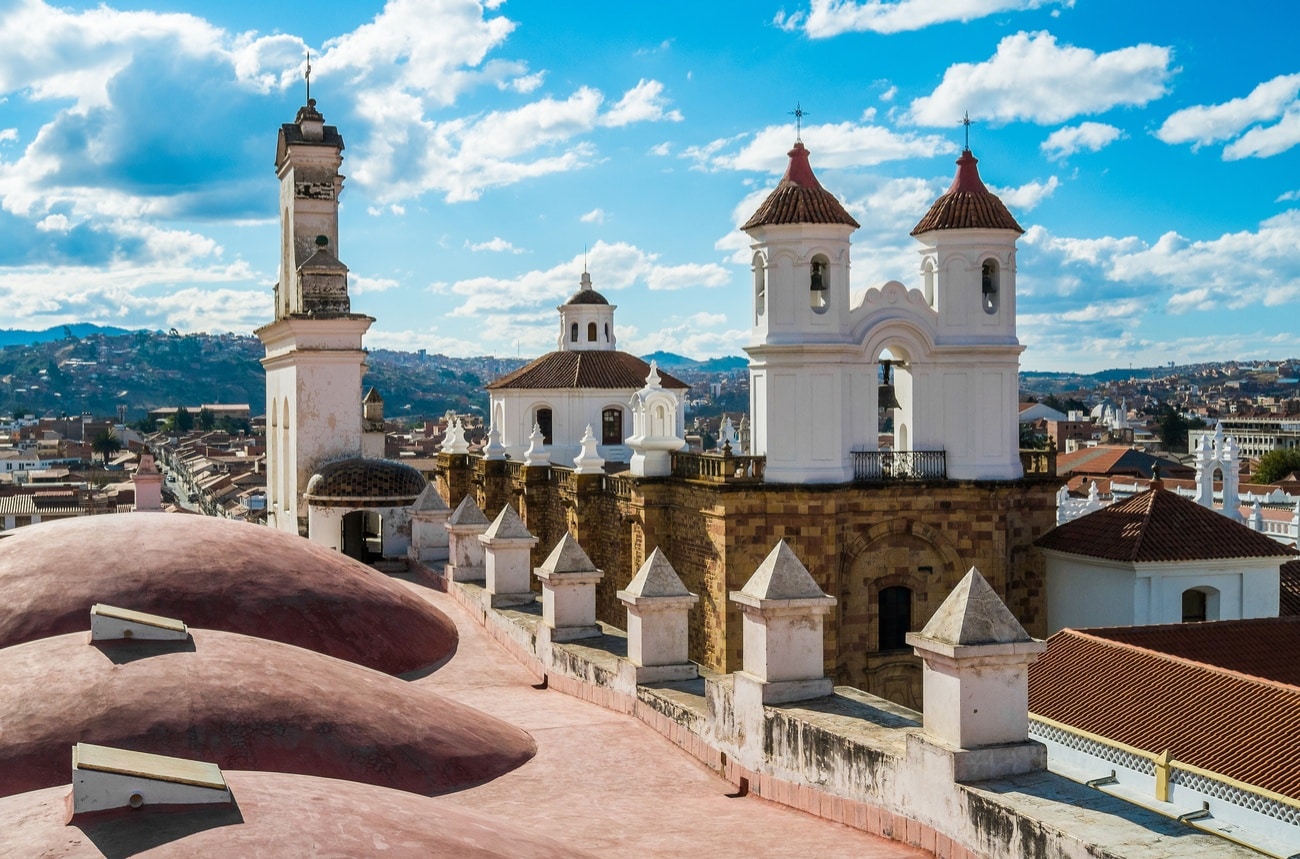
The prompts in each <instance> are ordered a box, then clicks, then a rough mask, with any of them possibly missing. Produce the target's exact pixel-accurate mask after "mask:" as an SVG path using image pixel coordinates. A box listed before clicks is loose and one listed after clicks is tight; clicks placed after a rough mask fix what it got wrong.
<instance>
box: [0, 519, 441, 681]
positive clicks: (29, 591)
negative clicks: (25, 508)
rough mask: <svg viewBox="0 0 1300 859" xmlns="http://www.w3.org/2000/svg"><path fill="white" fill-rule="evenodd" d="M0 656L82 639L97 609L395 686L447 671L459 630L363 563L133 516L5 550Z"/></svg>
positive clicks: (45, 529)
mask: <svg viewBox="0 0 1300 859" xmlns="http://www.w3.org/2000/svg"><path fill="white" fill-rule="evenodd" d="M0 593H3V594H4V595H5V598H4V600H3V601H0V647H7V646H9V645H13V644H18V643H21V642H24V641H31V640H32V639H36V638H43V637H45V636H50V635H60V634H62V633H66V632H78V631H82V630H85V629H86V628H87V624H88V622H89V612H90V607H91V606H92V605H93V604H95V603H107V604H109V605H116V606H121V607H123V608H131V609H135V610H137V611H145V612H151V613H153V614H160V615H164V616H166V617H174V618H178V619H180V620H183V621H185V622H186V623H187V624H189V625H190V626H193V627H199V628H202V629H224V630H228V631H230V632H241V633H244V634H245V635H255V636H259V637H262V638H270V639H275V640H277V641H284V642H286V643H288V644H295V645H297V646H299V647H305V648H307V649H308V650H315V651H318V652H320V653H324V654H327V655H329V656H336V657H338V658H339V659H346V660H348V661H350V662H356V663H359V664H361V665H365V666H367V667H370V668H374V669H377V670H379V671H384V672H387V673H389V674H398V673H401V672H403V671H410V670H412V669H415V668H421V667H424V666H426V665H430V664H432V663H434V662H437V661H439V660H440V659H442V658H443V657H445V656H447V655H448V654H450V653H452V652H453V651H454V650H455V649H456V628H455V626H454V625H453V624H452V622H451V621H450V620H449V619H448V618H447V617H446V616H445V615H443V614H442V613H441V612H439V611H438V610H437V609H435V608H433V607H432V606H431V605H429V604H428V603H426V602H424V601H423V600H421V599H419V598H418V597H416V596H415V595H414V594H412V593H411V592H410V591H408V590H407V589H406V587H405V586H404V585H402V584H400V583H398V582H395V581H392V580H391V579H389V578H387V577H386V576H384V575H383V574H381V573H379V572H377V571H376V570H374V569H372V568H370V567H367V566H366V565H365V564H362V563H360V562H359V561H354V560H352V559H351V558H348V557H346V556H345V555H342V554H340V553H338V552H333V551H330V550H329V549H326V548H324V547H321V546H317V545H314V544H312V543H310V542H308V541H307V540H305V539H303V538H301V537H298V536H295V535H293V534H286V533H283V532H281V531H277V530H275V529H273V528H266V527H263V526H260V525H249V524H246V523H242V522H233V521H230V520H227V519H218V518H215V517H209V516H181V515H170V514H166V513H132V514H125V515H118V516H85V517H79V518H76V519H65V520H62V521H58V522H43V523H41V524H39V525H31V526H28V527H26V528H19V529H17V530H15V531H14V532H13V533H12V534H10V535H9V536H7V537H5V538H4V539H3V540H0Z"/></svg>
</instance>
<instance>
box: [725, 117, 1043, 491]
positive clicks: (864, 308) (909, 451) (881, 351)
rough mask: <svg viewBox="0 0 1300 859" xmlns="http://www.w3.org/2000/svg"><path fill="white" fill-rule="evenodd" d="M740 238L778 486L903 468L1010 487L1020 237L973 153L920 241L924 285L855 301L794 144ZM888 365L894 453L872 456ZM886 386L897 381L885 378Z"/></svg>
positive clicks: (841, 229) (763, 436)
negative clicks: (749, 263)
mask: <svg viewBox="0 0 1300 859" xmlns="http://www.w3.org/2000/svg"><path fill="white" fill-rule="evenodd" d="M789 156H790V164H789V167H788V168H787V170H786V173H785V176H784V177H782V179H781V182H780V183H779V184H778V185H777V187H776V189H775V190H774V191H773V192H772V193H771V195H769V196H768V198H767V199H766V200H765V201H764V202H763V204H762V205H761V206H760V207H759V208H758V211H756V212H755V213H754V215H753V216H752V217H751V218H750V219H749V220H748V221H747V222H746V223H745V224H744V226H743V227H742V229H743V230H744V231H745V232H746V233H748V234H749V236H750V237H751V238H752V239H753V244H752V246H751V247H752V248H753V270H754V316H753V327H752V333H751V338H750V345H749V346H748V347H746V350H745V351H746V352H748V353H749V356H750V412H751V414H752V416H753V450H752V451H751V452H752V453H754V454H758V455H764V456H766V457H767V463H766V479H767V480H768V481H769V482H774V483H839V482H847V481H849V480H853V479H870V478H871V477H872V476H873V474H878V473H881V472H884V473H888V472H889V471H891V470H896V469H905V470H907V471H909V472H911V473H913V474H918V473H919V474H924V475H925V476H932V477H945V476H946V477H950V478H956V479H983V480H1013V479H1016V478H1019V477H1020V476H1021V474H1022V469H1021V465H1020V457H1019V424H1018V417H1017V412H1018V402H1019V396H1018V394H1019V388H1018V384H1019V377H1018V374H1019V366H1020V364H1019V361H1020V352H1021V351H1022V347H1021V345H1020V342H1019V340H1017V339H1016V290H1015V287H1016V260H1015V255H1016V239H1017V237H1018V236H1019V235H1020V234H1021V233H1022V232H1024V231H1023V230H1022V229H1021V227H1020V225H1019V224H1017V223H1016V220H1015V218H1013V217H1012V216H1011V213H1010V212H1008V211H1007V208H1006V206H1004V205H1003V204H1002V201H1001V200H999V199H998V198H997V197H996V196H995V195H994V194H992V193H991V192H990V191H989V190H988V189H987V188H986V187H985V186H984V183H983V182H982V181H981V180H980V177H979V172H978V170H977V169H976V166H975V165H976V159H975V157H974V156H973V155H972V154H971V153H970V150H966V151H964V152H963V153H962V156H961V158H960V159H959V160H958V161H957V175H956V178H955V179H954V180H953V183H952V186H951V187H950V188H949V189H948V191H947V193H945V194H944V195H943V196H942V197H940V198H939V199H938V200H937V201H935V203H934V205H933V206H932V207H931V209H930V211H929V212H928V213H927V214H926V215H925V217H924V218H922V219H921V221H920V223H918V224H917V225H916V228H915V229H913V230H912V235H913V236H915V237H916V238H917V240H918V241H919V242H920V243H921V246H922V247H921V249H920V252H921V253H920V256H921V281H922V284H921V288H920V289H909V288H907V287H905V286H903V285H902V284H901V283H898V282H896V281H891V282H889V283H886V284H884V285H883V286H881V287H879V288H873V289H870V290H868V291H867V293H866V295H865V296H864V297H863V298H862V300H861V301H860V302H859V303H858V304H857V306H855V307H852V308H850V306H849V234H850V233H852V232H853V231H854V230H855V229H857V227H858V223H857V221H855V220H854V219H853V218H852V216H850V215H849V213H848V212H847V211H845V210H844V207H843V206H842V205H841V204H840V203H839V201H838V200H837V199H836V198H835V196H834V195H833V194H831V193H830V192H829V191H827V190H825V189H824V188H822V186H821V185H820V183H818V181H817V178H816V176H814V175H813V171H812V167H811V166H810V165H809V162H808V150H807V149H805V148H804V145H803V143H802V142H796V143H795V145H794V148H793V149H791V150H790V152H789ZM885 358H888V359H890V361H891V364H892V366H893V368H894V372H895V375H894V380H893V381H894V391H895V394H896V397H897V400H898V407H897V408H896V409H894V415H893V417H894V439H895V444H894V448H895V450H894V451H893V452H890V453H888V454H885V455H883V456H882V455H880V454H879V453H878V448H879V441H878V437H879V420H880V412H879V410H878V406H879V402H878V389H879V385H880V384H881V380H880V378H879V363H880V362H881V361H882V359H885ZM884 381H885V382H886V383H887V382H888V380H887V379H886V380H884Z"/></svg>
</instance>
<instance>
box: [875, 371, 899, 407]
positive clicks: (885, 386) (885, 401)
mask: <svg viewBox="0 0 1300 859" xmlns="http://www.w3.org/2000/svg"><path fill="white" fill-rule="evenodd" d="M880 366H882V367H884V368H885V375H884V381H883V382H881V384H880V388H879V389H878V395H877V401H878V408H881V409H885V410H886V411H888V410H889V409H901V408H902V405H901V404H900V403H899V402H898V397H896V396H894V382H893V380H892V378H891V377H890V375H889V371H890V368H889V359H888V358H886V359H885V360H883V361H881V362H880Z"/></svg>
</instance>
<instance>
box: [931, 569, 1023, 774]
mask: <svg viewBox="0 0 1300 859" xmlns="http://www.w3.org/2000/svg"><path fill="white" fill-rule="evenodd" d="M907 643H908V644H910V645H912V648H913V650H914V651H915V652H916V655H917V656H920V657H921V658H922V659H923V660H924V661H925V662H924V668H923V684H924V685H923V688H924V702H925V703H924V722H923V724H924V732H925V734H926V735H927V736H926V738H927V739H928V740H929V741H930V742H931V743H932V744H934V745H938V746H940V747H941V748H943V749H944V750H946V751H947V752H948V753H950V754H951V755H952V757H953V766H954V778H956V780H957V781H974V780H978V779H985V778H999V777H1002V776H1007V775H1014V774H1016V773H1024V772H1031V771H1033V770H1039V769H1043V768H1044V767H1046V766H1047V750H1046V747H1044V746H1043V744H1042V743H1038V742H1034V741H1031V740H1030V739H1029V666H1030V665H1031V664H1033V663H1034V662H1035V661H1037V659H1038V656H1039V654H1041V653H1042V652H1043V651H1044V650H1046V649H1047V644H1046V642H1043V641H1038V640H1037V639H1034V638H1031V637H1030V635H1029V633H1027V632H1025V630H1024V627H1022V626H1021V625H1020V623H1019V621H1017V620H1016V619H1015V617H1014V616H1013V615H1012V614H1011V611H1010V610H1009V609H1008V608H1007V607H1006V605H1005V604H1004V603H1003V602H1002V600H1001V599H999V598H998V595H997V593H995V592H994V590H993V588H992V587H990V586H989V583H988V582H987V581H985V579H984V577H983V576H982V575H980V571H979V570H977V569H975V568H974V567H971V569H970V572H968V573H967V574H966V577H965V578H963V579H962V580H961V582H960V583H958V585H957V587H956V588H955V589H953V592H952V593H951V594H949V595H948V599H946V600H944V602H943V605H941V606H939V610H938V611H937V612H935V614H934V617H932V618H931V619H930V622H929V623H927V624H926V625H925V628H924V629H922V630H921V631H920V632H909V633H908V634H907Z"/></svg>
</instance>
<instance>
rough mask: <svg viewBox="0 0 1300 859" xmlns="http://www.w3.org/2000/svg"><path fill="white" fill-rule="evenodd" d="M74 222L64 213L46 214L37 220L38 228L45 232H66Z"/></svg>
mask: <svg viewBox="0 0 1300 859" xmlns="http://www.w3.org/2000/svg"><path fill="white" fill-rule="evenodd" d="M70 226H72V222H71V221H69V220H68V216H67V215H64V214H54V215H46V216H45V217H44V218H42V219H41V220H39V221H37V222H36V229H38V230H40V231H41V232H43V233H66V232H67V231H68V228H69V227H70Z"/></svg>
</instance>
